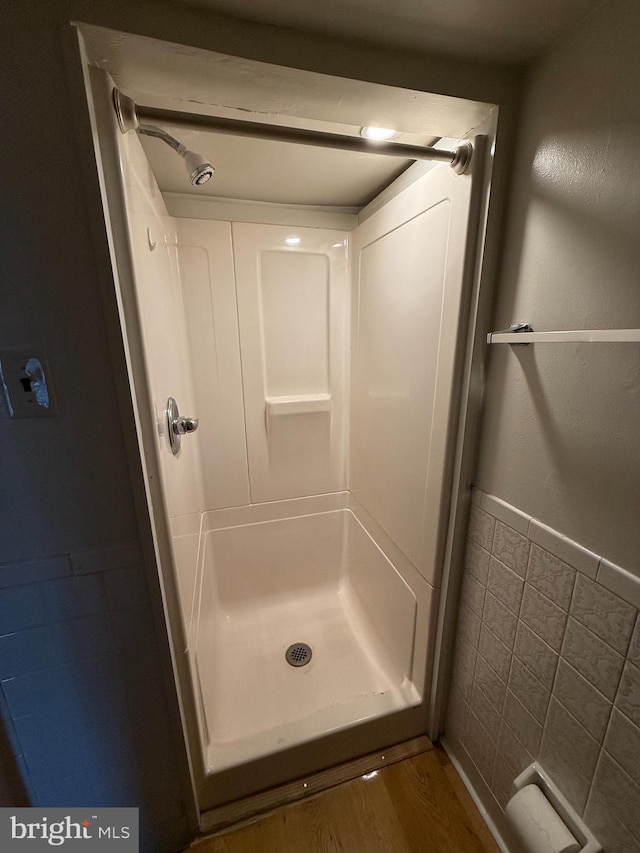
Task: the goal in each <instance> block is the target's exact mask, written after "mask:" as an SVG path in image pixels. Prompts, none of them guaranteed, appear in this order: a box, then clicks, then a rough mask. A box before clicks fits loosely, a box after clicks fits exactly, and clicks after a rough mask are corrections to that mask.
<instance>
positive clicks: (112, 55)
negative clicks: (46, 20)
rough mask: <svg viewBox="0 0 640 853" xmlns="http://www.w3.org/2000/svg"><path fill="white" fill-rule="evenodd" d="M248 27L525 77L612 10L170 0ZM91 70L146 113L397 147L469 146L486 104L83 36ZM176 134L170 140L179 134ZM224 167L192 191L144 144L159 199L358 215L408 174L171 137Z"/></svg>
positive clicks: (511, 4) (340, 158) (292, 148)
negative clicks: (528, 68)
mask: <svg viewBox="0 0 640 853" xmlns="http://www.w3.org/2000/svg"><path fill="white" fill-rule="evenodd" d="M174 2H176V3H177V4H181V3H182V4H187V5H194V6H199V7H204V8H209V9H212V10H216V11H220V12H224V13H227V14H230V15H233V16H235V17H238V18H243V19H248V20H255V21H260V22H264V23H268V24H272V25H279V24H281V25H286V26H287V27H290V28H294V29H295V28H299V29H305V30H311V31H317V32H321V33H325V34H334V35H341V36H347V37H349V38H357V39H360V40H364V41H369V42H373V43H382V44H385V45H395V46H399V47H404V48H417V49H420V50H425V51H431V52H434V51H435V52H439V53H443V54H447V55H449V56H454V57H455V56H459V57H463V58H465V59H483V60H490V61H492V62H497V63H501V62H502V63H517V64H523V63H526V62H528V61H530V60H531V59H532V58H533V57H535V56H536V55H537V54H539V53H540V52H541V51H543V50H544V49H545V48H547V47H548V46H549V45H550V44H551V43H552V42H553V41H555V40H556V39H557V38H558V37H559V36H561V35H562V34H563V33H564V32H565V31H566V30H568V29H570V28H571V27H573V26H575V25H576V24H577V23H578V22H579V21H580V20H581V19H583V18H584V17H585V16H586V15H588V14H589V13H590V12H591V11H593V9H595V8H596V7H597V6H599V5H601V4H602V2H603V0H561V2H558V0H447V2H442V0H393V2H391V0H322V3H319V2H317V0H269V2H268V3H266V2H264V0H241V2H240V0H174ZM81 29H82V33H83V36H84V39H85V46H86V49H87V55H88V57H89V60H90V62H91V63H92V64H95V65H99V66H101V67H103V68H106V69H107V70H108V71H109V72H110V74H111V76H112V77H113V79H114V81H115V83H116V85H117V86H118V87H119V88H120V89H121V90H122V91H123V92H125V93H126V94H127V95H129V96H130V97H133V98H134V100H135V101H136V102H137V103H139V104H143V105H146V106H154V107H167V108H170V109H176V110H182V111H187V112H199V113H205V114H206V113H209V114H212V115H219V116H224V117H230V118H245V119H246V118H248V119H250V120H252V121H265V122H270V123H274V124H281V125H291V126H297V127H306V128H310V129H318V130H326V131H329V132H333V133H346V134H350V135H357V134H358V132H359V129H360V127H362V126H365V125H370V124H377V125H381V126H384V127H393V128H396V129H398V130H399V131H401V136H399V137H398V140H399V141H406V142H410V143H413V144H423V145H426V144H430V143H431V142H432V141H433V140H434V139H437V138H439V137H443V136H444V137H454V138H456V137H463V136H464V135H465V134H466V133H468V132H469V131H470V130H471V129H472V128H474V127H475V126H477V125H478V124H479V123H480V122H481V121H482V120H483V119H484V118H486V117H487V115H488V114H489V113H490V112H491V110H492V106H491V105H490V104H480V103H476V102H472V101H464V100H461V99H455V98H447V97H443V96H440V95H434V94H429V93H424V92H417V91H408V90H404V89H397V88H394V87H391V86H383V85H379V84H374V83H366V82H363V81H357V80H344V79H341V78H335V77H330V76H328V75H323V74H316V73H313V72H309V71H301V70H299V69H292V68H284V67H279V66H275V65H267V64H265V63H260V62H255V61H252V60H247V59H242V58H238V57H231V56H225V55H222V54H216V53H213V52H210V51H205V50H200V49H197V48H192V47H187V46H185V45H176V44H169V43H166V42H161V41H158V40H156V39H152V38H146V37H142V36H137V35H131V34H128V33H119V32H114V31H111V30H106V29H102V28H100V27H93V26H88V25H82V27H81ZM166 129H167V130H168V131H169V132H171V131H172V128H171V126H170V125H166ZM174 135H175V136H177V137H178V138H179V139H180V140H181V141H183V142H184V143H185V144H186V145H187V147H189V148H192V149H194V150H196V151H198V152H200V153H202V154H204V155H205V157H206V158H207V159H209V160H210V161H211V162H212V163H213V164H214V166H215V167H216V174H215V176H214V178H213V179H212V180H211V181H209V182H208V183H207V184H205V185H204V186H203V187H200V188H197V189H196V188H193V187H192V186H191V184H190V183H189V182H188V180H187V178H186V173H185V170H184V165H183V163H182V161H181V159H180V158H179V157H178V156H176V154H175V153H174V152H172V151H171V150H170V149H169V148H168V147H167V146H166V145H165V144H164V143H162V142H161V141H159V140H157V139H152V138H149V137H142V144H143V146H144V149H145V152H146V154H147V157H148V158H149V162H150V164H151V167H152V169H153V171H154V174H155V175H156V178H157V180H158V183H159V185H160V188H161V190H162V191H163V192H165V193H167V192H171V193H197V194H199V195H211V196H215V197H218V198H220V197H222V198H234V199H247V200H254V201H261V202H272V203H277V204H302V205H311V206H332V207H346V208H361V207H362V206H364V205H365V204H366V203H367V202H368V201H369V200H370V199H371V198H373V197H374V196H375V195H377V194H378V192H380V191H381V190H382V189H383V188H384V187H385V186H387V185H388V184H389V183H390V182H391V181H392V180H393V179H394V178H395V177H396V176H397V175H398V174H399V173H401V172H402V171H403V170H404V169H406V168H407V167H408V166H409V165H410V162H411V161H408V160H407V161H405V160H400V159H396V158H395V157H394V158H391V157H383V156H379V155H375V154H355V153H353V152H341V151H334V150H328V149H322V148H309V147H306V146H299V145H292V144H287V143H282V142H265V141H261V140H256V139H248V138H239V137H233V136H226V135H221V134H216V133H211V132H206V131H201V130H199V131H190V130H189V131H185V130H175V131H174Z"/></svg>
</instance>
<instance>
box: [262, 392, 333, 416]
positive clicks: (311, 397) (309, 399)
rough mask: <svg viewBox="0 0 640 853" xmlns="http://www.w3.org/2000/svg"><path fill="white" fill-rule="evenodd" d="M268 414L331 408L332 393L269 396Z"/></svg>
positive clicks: (311, 411)
mask: <svg viewBox="0 0 640 853" xmlns="http://www.w3.org/2000/svg"><path fill="white" fill-rule="evenodd" d="M265 404H266V411H267V415H268V416H269V417H270V418H271V417H273V416H274V415H305V414H310V413H313V412H328V411H330V410H331V394H300V395H298V396H291V397H267V398H266V400H265Z"/></svg>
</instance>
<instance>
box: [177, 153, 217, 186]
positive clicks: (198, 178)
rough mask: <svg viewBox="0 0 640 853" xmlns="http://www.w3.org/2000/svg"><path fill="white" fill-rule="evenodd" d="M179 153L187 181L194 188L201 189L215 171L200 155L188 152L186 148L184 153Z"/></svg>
mask: <svg viewBox="0 0 640 853" xmlns="http://www.w3.org/2000/svg"><path fill="white" fill-rule="evenodd" d="M182 148H184V145H183V146H182ZM179 153H180V154H182V157H183V158H184V164H185V166H186V167H187V173H188V175H189V180H190V181H191V183H192V184H193V186H194V187H201V186H202V184H206V183H207V181H208V180H210V179H211V178H212V177H213V173H214V172H215V169H214V168H213V166H212V165H211V163H209V162H208V161H207V160H206V158H205V157H203V156H202V154H198V153H196V152H195V151H190V150H189V149H188V148H184V151H180V152H179Z"/></svg>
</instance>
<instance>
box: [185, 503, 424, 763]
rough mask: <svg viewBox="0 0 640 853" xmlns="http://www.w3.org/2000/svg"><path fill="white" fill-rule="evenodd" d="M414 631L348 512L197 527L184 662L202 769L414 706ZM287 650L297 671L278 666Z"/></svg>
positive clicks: (410, 610)
mask: <svg viewBox="0 0 640 853" xmlns="http://www.w3.org/2000/svg"><path fill="white" fill-rule="evenodd" d="M415 623H416V599H415V596H414V595H413V593H412V591H411V589H410V588H409V586H408V585H407V584H406V583H405V581H404V580H403V578H402V577H401V576H400V574H399V573H398V572H397V571H396V569H395V568H394V567H393V565H392V564H391V563H390V562H389V561H388V560H387V558H386V557H385V556H384V554H383V553H382V552H381V551H380V549H379V548H378V547H377V546H376V544H375V542H374V541H373V540H372V539H371V537H370V536H369V535H368V534H367V533H366V531H365V530H364V528H363V527H362V526H361V525H360V523H359V522H358V521H357V520H356V518H355V516H354V515H353V514H352V513H351V512H350V511H349V510H338V511H334V512H326V513H317V514H314V515H306V516H302V517H298V518H287V519H279V520H276V521H271V522H263V523H258V524H246V525H237V526H235V527H228V528H223V529H219V530H212V531H209V533H207V534H206V538H205V548H204V565H203V585H202V596H201V608H200V615H199V631H198V644H197V655H196V660H197V671H198V680H199V685H200V693H201V708H202V714H203V718H204V720H203V721H204V726H205V728H206V734H207V740H208V750H207V765H208V770H209V772H210V773H215V772H219V771H221V770H224V769H227V768H229V767H233V766H237V765H240V764H243V763H245V762H247V761H251V760H254V759H256V758H260V757H264V756H267V755H270V754H273V753H275V752H279V751H281V750H285V749H287V748H289V747H292V746H295V745H299V744H302V743H305V742H309V741H312V740H314V739H316V738H318V737H320V736H322V735H326V734H328V733H330V732H335V731H338V730H341V729H344V728H348V727H350V726H354V725H356V724H358V723H361V722H364V721H366V720H372V719H374V718H377V717H381V716H384V715H386V714H389V713H392V712H395V711H399V710H402V709H405V708H410V707H415V706H417V705H419V704H420V702H421V695H420V692H419V691H418V689H417V688H416V686H415V684H414V682H413V680H412V678H411V672H412V660H413V645H414V637H415ZM295 643H300V644H306V645H308V646H309V647H310V649H311V652H312V654H311V658H310V660H309V661H308V662H306V663H304V665H302V666H292V665H291V664H290V663H289V662H288V661H287V659H286V653H287V650H288V649H289V647H290V646H291V645H292V644H295ZM298 656H301V653H299V655H298Z"/></svg>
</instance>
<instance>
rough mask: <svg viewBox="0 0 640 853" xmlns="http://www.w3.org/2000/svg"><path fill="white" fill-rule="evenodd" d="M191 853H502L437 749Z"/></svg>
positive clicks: (205, 843)
mask: <svg viewBox="0 0 640 853" xmlns="http://www.w3.org/2000/svg"><path fill="white" fill-rule="evenodd" d="M190 853H499V851H498V847H497V845H496V843H495V841H494V840H493V837H492V836H491V833H490V832H489V830H488V829H487V826H486V824H485V823H484V821H483V820H482V818H481V817H480V814H479V812H478V810H477V809H476V807H475V805H474V803H473V800H472V799H471V797H470V795H469V793H468V792H467V790H466V788H465V787H464V784H463V783H462V780H461V779H460V777H459V776H458V774H457V772H456V770H455V768H454V767H453V765H452V764H451V762H450V761H449V759H448V757H447V755H446V753H445V752H444V750H443V749H441V748H440V747H439V746H437V745H436V746H434V748H433V749H432V750H430V751H429V752H425V753H423V754H422V755H418V756H416V757H414V758H408V759H406V760H404V761H401V762H399V763H398V764H393V765H391V766H390V767H385V768H384V769H382V770H379V771H377V773H376V774H375V775H374V776H373V777H372V778H369V779H365V778H360V779H355V780H353V781H352V782H346V783H344V784H342V785H338V786H337V787H335V788H332V789H330V790H328V791H325V792H324V793H322V794H319V795H318V796H316V797H313V798H311V799H308V800H303V801H301V802H298V803H296V804H295V805H291V806H286V807H284V808H282V809H279V810H278V811H277V812H274V813H273V814H271V815H268V816H267V817H264V818H262V819H261V820H259V821H256V822H255V823H252V824H249V825H248V826H243V827H241V828H239V829H235V830H229V831H227V832H225V833H223V834H220V835H216V836H214V837H211V838H206V839H203V840H202V841H199V842H196V843H195V844H194V845H193V846H192V847H191V848H190Z"/></svg>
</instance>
